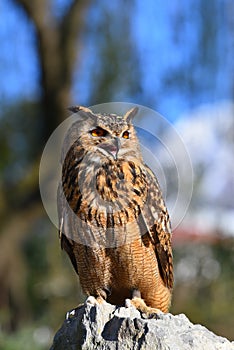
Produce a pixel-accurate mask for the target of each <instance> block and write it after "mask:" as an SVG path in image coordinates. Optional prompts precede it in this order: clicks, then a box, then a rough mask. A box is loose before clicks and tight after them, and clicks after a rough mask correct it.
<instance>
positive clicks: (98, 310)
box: [50, 302, 234, 350]
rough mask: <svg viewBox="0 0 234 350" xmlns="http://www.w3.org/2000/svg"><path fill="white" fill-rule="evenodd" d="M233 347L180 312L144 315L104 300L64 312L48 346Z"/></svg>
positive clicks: (121, 349)
mask: <svg viewBox="0 0 234 350" xmlns="http://www.w3.org/2000/svg"><path fill="white" fill-rule="evenodd" d="M80 349H82V350H86V349H87V350H92V349H93V350H94V349H95V350H96V349H106V350H112V349H113V350H114V349H115V350H127V349H129V350H130V349H131V350H143V349H147V350H150V349H152V350H189V349H197V350H234V342H230V341H228V340H227V339H225V338H222V337H219V336H217V335H215V334H214V333H212V332H210V331H209V330H208V329H206V328H205V327H203V326H201V325H194V324H192V323H191V322H190V321H189V320H188V318H187V317H186V316H185V315H183V314H180V315H176V316H173V315H171V314H160V315H158V317H157V319H154V318H151V319H145V318H143V317H142V315H141V314H140V312H139V311H138V310H136V309H135V308H134V307H132V306H131V307H129V308H125V307H120V308H117V307H116V306H114V305H110V304H107V303H104V304H102V305H93V304H90V303H88V302H86V303H85V304H84V305H82V306H80V307H78V308H77V309H75V310H73V311H71V312H69V313H68V314H67V317H66V320H65V321H64V323H63V325H62V327H61V328H60V329H59V330H58V332H57V333H56V335H55V337H54V341H53V345H52V347H51V349H50V350H80Z"/></svg>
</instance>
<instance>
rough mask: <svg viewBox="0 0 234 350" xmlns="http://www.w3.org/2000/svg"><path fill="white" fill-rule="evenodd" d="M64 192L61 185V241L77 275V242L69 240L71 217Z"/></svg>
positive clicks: (59, 209) (58, 199)
mask: <svg viewBox="0 0 234 350" xmlns="http://www.w3.org/2000/svg"><path fill="white" fill-rule="evenodd" d="M62 191H63V189H62V184H61V183H60V184H59V186H58V191H57V210H58V219H59V239H60V244H61V248H62V249H64V250H65V251H66V252H67V254H68V256H69V258H70V260H71V262H72V265H73V267H74V269H75V271H76V273H78V270H77V262H76V257H75V254H74V248H75V242H74V241H73V240H72V239H71V238H69V237H70V228H71V225H70V223H69V216H68V214H67V202H65V201H66V199H65V198H64V195H63V192H62Z"/></svg>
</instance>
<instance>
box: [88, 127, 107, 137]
mask: <svg viewBox="0 0 234 350" xmlns="http://www.w3.org/2000/svg"><path fill="white" fill-rule="evenodd" d="M90 133H91V135H92V136H94V137H100V136H106V134H107V131H106V130H104V129H102V128H96V129H93V130H91V131H90Z"/></svg>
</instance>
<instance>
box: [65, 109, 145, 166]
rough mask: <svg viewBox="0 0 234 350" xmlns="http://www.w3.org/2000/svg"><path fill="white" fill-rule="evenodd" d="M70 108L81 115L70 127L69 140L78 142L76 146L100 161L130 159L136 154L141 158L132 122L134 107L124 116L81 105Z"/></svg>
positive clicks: (135, 111)
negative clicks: (93, 110)
mask: <svg viewBox="0 0 234 350" xmlns="http://www.w3.org/2000/svg"><path fill="white" fill-rule="evenodd" d="M69 110H71V111H72V112H74V113H77V114H78V116H79V117H80V118H79V121H78V122H76V123H75V127H74V125H73V126H72V128H71V129H72V143H73V142H74V141H75V142H78V143H79V146H82V147H83V149H84V150H85V151H86V152H89V153H90V154H92V155H94V156H95V157H96V158H97V159H99V160H100V161H105V160H112V161H116V160H119V159H124V160H130V159H132V158H134V159H135V158H136V157H138V159H139V158H140V159H141V152H140V146H139V141H138V138H137V136H136V131H135V129H134V126H133V124H132V120H133V118H134V116H135V115H136V114H137V112H138V108H137V107H134V108H132V109H130V110H129V111H127V112H126V113H125V114H124V115H123V116H119V115H117V114H105V113H104V114H103V113H102V114H101V113H97V114H96V113H94V112H92V111H91V110H90V109H88V108H86V107H82V106H75V107H71V108H69ZM70 137H71V133H70ZM70 142H71V140H70ZM70 145H71V143H70ZM140 159H139V160H140Z"/></svg>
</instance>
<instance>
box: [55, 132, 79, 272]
mask: <svg viewBox="0 0 234 350" xmlns="http://www.w3.org/2000/svg"><path fill="white" fill-rule="evenodd" d="M68 136H69V135H68ZM68 136H67V139H68V141H67V140H66V139H65V141H64V145H63V150H62V159H61V163H62V180H61V181H60V183H59V186H58V190H57V210H58V219H59V238H60V244H61V248H62V249H64V250H65V251H66V252H67V254H68V255H69V257H70V260H71V262H72V265H73V266H74V269H75V271H76V272H77V273H78V269H77V259H76V256H75V250H76V245H77V243H76V240H75V238H74V237H73V233H74V232H73V222H72V217H71V208H70V204H72V205H73V206H74V205H75V208H76V210H78V209H79V208H78V205H79V203H80V201H81V193H80V192H79V191H76V193H75V194H74V179H75V177H76V176H77V171H76V166H77V164H79V162H80V161H81V160H82V157H83V150H81V149H80V147H77V146H78V145H77V142H75V143H74V144H73V145H72V146H71V147H70V149H69V147H68V145H67V144H69V143H71V141H70V140H69V137H68ZM65 147H67V148H68V151H66V152H65ZM75 147H76V153H75V155H74V148H75ZM69 203H70V204H69ZM74 203H75V204H74ZM73 238H74V239H73Z"/></svg>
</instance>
